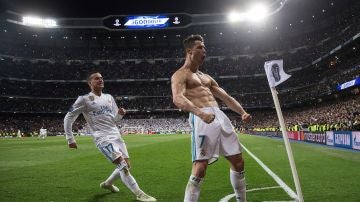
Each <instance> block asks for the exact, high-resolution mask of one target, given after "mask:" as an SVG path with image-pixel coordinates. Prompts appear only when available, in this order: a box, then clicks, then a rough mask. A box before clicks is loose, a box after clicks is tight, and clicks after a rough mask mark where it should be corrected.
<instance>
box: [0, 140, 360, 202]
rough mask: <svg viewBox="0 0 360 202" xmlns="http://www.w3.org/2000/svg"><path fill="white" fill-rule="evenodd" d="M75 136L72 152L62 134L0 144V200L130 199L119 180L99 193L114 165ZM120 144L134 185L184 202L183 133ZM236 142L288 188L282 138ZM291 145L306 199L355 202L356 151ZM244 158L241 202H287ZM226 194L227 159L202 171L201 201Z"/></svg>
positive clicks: (187, 163)
mask: <svg viewBox="0 0 360 202" xmlns="http://www.w3.org/2000/svg"><path fill="white" fill-rule="evenodd" d="M76 139H77V142H78V149H77V150H70V149H68V148H67V143H66V141H65V138H64V137H48V138H47V139H45V140H41V139H37V138H12V139H0V182H1V183H0V185H1V186H0V201H135V197H134V195H133V194H132V193H131V192H130V191H129V190H128V189H127V188H126V187H125V186H124V185H123V184H122V183H121V182H120V180H118V181H117V182H116V183H115V184H116V185H117V186H118V187H119V188H120V192H119V193H116V194H113V193H109V192H108V191H107V190H103V189H100V188H99V183H100V182H101V181H103V180H104V179H106V178H107V177H108V175H109V174H110V173H111V172H112V171H113V169H114V165H112V164H111V163H110V162H109V161H108V160H107V159H106V158H105V157H104V156H103V155H102V154H101V153H100V152H99V151H98V149H97V148H96V147H95V145H94V143H93V141H92V138H91V137H77V138H76ZM124 139H125V141H126V144H127V147H128V150H129V153H130V157H131V166H132V168H131V172H132V174H133V176H134V177H135V179H136V180H137V182H138V184H139V185H140V187H141V188H142V189H143V190H144V191H145V192H146V193H148V194H150V195H152V196H154V197H156V198H157V199H158V201H164V202H167V201H169V202H171V201H183V195H184V190H185V186H186V183H187V180H188V178H189V176H190V171H191V154H190V136H189V135H151V136H149V135H147V136H144V135H131V136H124ZM240 141H241V143H242V144H244V146H246V147H247V148H248V149H249V150H250V151H251V152H252V153H253V154H254V155H256V156H257V157H258V158H259V159H260V160H261V161H262V162H263V163H265V164H266V165H267V166H268V167H269V168H270V169H271V170H272V171H273V172H274V173H275V174H276V175H278V176H279V177H280V178H281V179H282V180H283V181H284V182H285V183H286V184H287V185H288V186H290V187H291V188H292V189H293V190H294V191H295V186H294V183H293V179H292V175H291V170H290V166H289V162H288V160H287V155H286V151H285V146H284V143H283V141H282V140H280V139H272V138H265V137H258V136H249V135H241V136H240ZM291 145H292V149H293V154H294V157H295V161H296V166H297V170H298V174H299V178H300V183H301V188H302V191H303V195H304V200H305V201H359V192H360V189H359V182H360V172H359V171H360V152H356V151H350V150H341V149H335V148H331V147H326V146H317V145H314V144H305V143H300V142H292V143H291ZM244 158H245V170H246V180H247V189H248V190H252V191H250V192H248V196H247V197H248V201H285V200H292V199H291V197H290V196H289V195H288V194H286V192H285V191H284V190H283V189H282V188H280V187H278V186H279V185H278V184H277V183H276V182H275V181H274V180H273V178H271V177H270V176H269V175H268V174H267V173H266V172H265V171H264V169H263V168H262V167H261V166H260V165H259V164H258V163H257V162H256V161H254V160H253V159H252V158H251V157H250V156H249V155H248V154H247V153H246V152H244ZM269 187H273V188H269ZM258 188H265V189H264V190H257V189H258ZM266 188H267V189H266ZM232 193H233V191H232V187H231V185H230V180H229V165H228V162H227V161H226V160H225V159H224V158H220V159H219V161H218V162H216V163H215V164H213V165H211V166H209V168H208V171H207V176H206V179H205V181H204V184H203V185H202V188H201V197H200V201H206V202H207V201H216V202H217V201H219V200H220V199H222V198H223V197H225V196H227V195H229V194H232ZM230 201H235V200H234V198H232V199H230Z"/></svg>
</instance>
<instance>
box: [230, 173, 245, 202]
mask: <svg viewBox="0 0 360 202" xmlns="http://www.w3.org/2000/svg"><path fill="white" fill-rule="evenodd" d="M230 182H231V185H232V187H233V188H234V192H235V195H236V201H238V202H239V201H240V202H245V201H246V184H245V172H244V171H241V172H236V171H233V170H231V169H230Z"/></svg>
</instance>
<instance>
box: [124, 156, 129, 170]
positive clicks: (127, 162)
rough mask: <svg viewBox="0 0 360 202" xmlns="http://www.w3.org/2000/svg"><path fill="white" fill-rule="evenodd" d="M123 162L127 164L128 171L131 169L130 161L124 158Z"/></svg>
mask: <svg viewBox="0 0 360 202" xmlns="http://www.w3.org/2000/svg"><path fill="white" fill-rule="evenodd" d="M124 160H125V162H126V164H127V167H128V169H130V168H131V164H130V160H129V159H128V158H124Z"/></svg>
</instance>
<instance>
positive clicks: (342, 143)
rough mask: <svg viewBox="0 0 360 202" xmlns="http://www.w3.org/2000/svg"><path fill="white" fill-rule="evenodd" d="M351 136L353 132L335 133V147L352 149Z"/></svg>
mask: <svg viewBox="0 0 360 202" xmlns="http://www.w3.org/2000/svg"><path fill="white" fill-rule="evenodd" d="M351 135H352V132H351V131H334V146H335V147H343V148H348V149H352V148H353V147H352V146H353V144H352V139H353V138H351ZM357 141H359V140H357Z"/></svg>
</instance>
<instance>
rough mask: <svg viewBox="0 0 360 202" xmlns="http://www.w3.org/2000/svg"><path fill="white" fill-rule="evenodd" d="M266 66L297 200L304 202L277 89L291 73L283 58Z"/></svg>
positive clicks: (266, 63)
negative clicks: (288, 72)
mask: <svg viewBox="0 0 360 202" xmlns="http://www.w3.org/2000/svg"><path fill="white" fill-rule="evenodd" d="M264 68H265V72H266V77H267V79H268V82H269V86H270V90H271V95H272V97H273V99H274V104H275V108H276V113H277V116H278V119H279V123H280V127H281V132H282V135H283V139H284V143H285V148H286V153H287V155H288V159H289V162H290V168H291V172H292V175H293V178H294V182H295V188H296V192H297V197H298V198H297V199H296V200H297V201H299V202H303V201H304V198H303V195H302V192H301V187H300V181H299V177H298V174H297V170H296V166H295V161H294V156H293V154H292V150H291V146H290V142H289V138H288V135H287V131H286V127H285V122H284V117H283V115H282V111H281V107H280V102H279V98H278V96H277V91H276V89H275V86H277V85H279V84H281V83H282V82H284V81H286V80H287V79H288V78H290V76H291V75H288V74H286V73H285V72H284V68H283V60H271V61H266V62H265V64H264Z"/></svg>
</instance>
